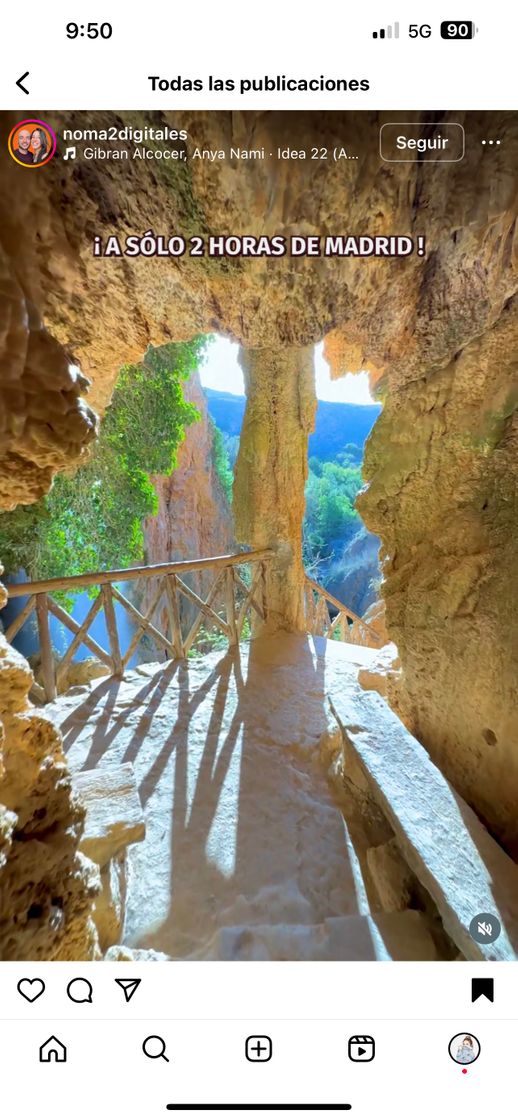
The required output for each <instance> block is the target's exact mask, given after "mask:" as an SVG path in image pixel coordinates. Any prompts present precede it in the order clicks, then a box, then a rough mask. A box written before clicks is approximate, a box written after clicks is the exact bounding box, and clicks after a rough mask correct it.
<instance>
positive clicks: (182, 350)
mask: <svg viewBox="0 0 518 1120" xmlns="http://www.w3.org/2000/svg"><path fill="white" fill-rule="evenodd" d="M204 346H205V343H204V340H203V339H195V340H194V341H192V342H189V343H182V344H180V345H173V344H169V345H167V346H161V347H159V348H157V349H149V350H148V351H147V353H146V355H145V358H144V360H143V361H142V363H141V364H140V365H134V366H124V367H123V369H122V370H121V371H120V374H119V377H118V379H117V384H116V387H115V391H114V394H113V398H112V402H111V404H110V406H109V408H108V409H107V411H106V415H105V417H104V420H103V422H102V424H101V431H100V435H99V439H98V441H97V444H96V445H95V448H94V451H93V453H92V455H91V457H90V459H89V461H88V462H87V463H85V465H84V466H83V467H80V469H79V470H78V471H77V473H76V474H75V475H74V476H73V477H68V476H66V475H61V476H59V477H58V478H56V480H55V482H54V485H53V487H52V490H51V491H50V494H48V495H47V497H45V498H43V499H42V500H41V501H39V502H37V503H36V504H35V505H32V506H20V507H18V509H16V510H14V511H13V512H12V513H4V514H2V515H1V516H0V556H1V557H2V562H3V564H4V567H5V569H6V570H7V571H11V572H14V571H17V570H18V569H19V568H24V569H25V571H26V572H27V574H28V576H29V577H30V578H31V579H44V578H49V577H52V576H64V575H76V574H81V573H83V572H87V571H101V570H107V569H110V568H125V567H128V566H129V565H131V564H132V563H134V562H135V561H138V560H140V559H141V558H142V555H143V548H144V537H143V531H142V522H143V519H144V518H145V517H148V516H149V515H150V514H155V513H156V512H157V508H158V499H157V496H156V492H155V489H154V487H153V484H152V482H151V479H150V475H151V474H169V473H170V472H171V471H172V470H173V469H174V467H175V466H176V462H177V449H178V446H179V444H180V443H181V441H182V440H183V438H184V434H185V427H186V426H187V425H188V424H192V423H193V421H194V420H196V419H198V417H199V413H198V411H197V409H196V408H195V407H194V405H192V404H189V403H187V402H186V401H185V400H184V398H183V390H182V382H183V381H184V380H185V379H186V378H187V377H189V375H190V374H191V373H192V372H193V370H195V369H196V368H197V366H198V365H199V362H200V359H201V357H202V355H203V350H204Z"/></svg>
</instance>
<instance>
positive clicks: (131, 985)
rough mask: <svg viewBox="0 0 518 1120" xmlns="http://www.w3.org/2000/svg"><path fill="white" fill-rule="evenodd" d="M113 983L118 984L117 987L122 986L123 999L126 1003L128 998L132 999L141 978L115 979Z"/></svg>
mask: <svg viewBox="0 0 518 1120" xmlns="http://www.w3.org/2000/svg"><path fill="white" fill-rule="evenodd" d="M115 983H116V984H118V985H119V988H122V990H123V992H124V999H125V1000H126V1003H129V1001H130V999H133V996H134V995H135V992H136V990H137V988H138V986H139V984H141V983H142V981H141V980H116V981H115Z"/></svg>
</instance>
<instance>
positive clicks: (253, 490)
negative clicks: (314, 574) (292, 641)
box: [234, 346, 316, 631]
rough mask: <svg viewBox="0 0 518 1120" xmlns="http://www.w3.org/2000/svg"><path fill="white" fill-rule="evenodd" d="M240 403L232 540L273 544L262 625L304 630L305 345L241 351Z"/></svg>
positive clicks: (310, 402)
mask: <svg viewBox="0 0 518 1120" xmlns="http://www.w3.org/2000/svg"><path fill="white" fill-rule="evenodd" d="M240 362H241V366H242V369H243V372H244V375H245V390H246V396H247V405H246V411H245V417H244V421H243V429H242V433H241V442H240V446H239V455H238V459H237V463H236V473H235V482H234V512H235V521H236V536H237V539H238V540H239V541H240V542H241V543H242V544H246V545H250V546H251V547H252V548H273V549H275V553H276V554H275V557H274V559H273V560H272V561H270V562H269V563H268V565H267V579H266V601H267V608H268V621H267V628H268V630H272V631H273V630H278V629H281V630H304V629H305V619H304V568H303V563H302V521H303V517H304V486H305V482H306V478H307V471H308V466H307V460H308V437H309V434H310V432H311V431H312V430H313V426H314V419H315V410H316V398H315V385H314V365H313V347H312V346H304V347H295V346H290V347H281V346H278V347H276V348H275V349H273V348H272V349H247V350H243V349H242V350H241V352H240Z"/></svg>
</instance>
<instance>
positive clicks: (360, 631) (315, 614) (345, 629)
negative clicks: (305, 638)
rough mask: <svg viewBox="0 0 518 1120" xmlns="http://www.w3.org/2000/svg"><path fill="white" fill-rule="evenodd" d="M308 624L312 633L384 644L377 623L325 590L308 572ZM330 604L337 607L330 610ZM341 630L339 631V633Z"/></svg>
mask: <svg viewBox="0 0 518 1120" xmlns="http://www.w3.org/2000/svg"><path fill="white" fill-rule="evenodd" d="M305 595H306V626H307V629H308V631H309V633H310V634H318V635H319V636H321V637H323V638H333V637H338V638H339V640H340V641H341V642H351V643H353V644H354V645H357V646H371V647H373V648H374V649H379V648H380V646H382V645H383V641H382V639H381V638H380V636H379V634H378V633H377V631H376V630H375V629H374V627H372V626H369V624H368V623H367V622H364V621H363V619H362V618H360V616H359V615H357V614H355V613H354V611H351V610H350V609H349V607H346V605H345V603H341V602H340V599H337V598H336V596H335V595H331V594H330V592H329V591H326V589H325V587H321V586H320V584H319V583H316V581H315V580H314V579H311V578H310V577H309V576H306V586H305ZM329 607H332V608H334V613H333V614H331V612H330V610H329ZM337 631H338V633H337Z"/></svg>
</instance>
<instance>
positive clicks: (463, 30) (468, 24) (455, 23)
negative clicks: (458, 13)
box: [441, 19, 478, 39]
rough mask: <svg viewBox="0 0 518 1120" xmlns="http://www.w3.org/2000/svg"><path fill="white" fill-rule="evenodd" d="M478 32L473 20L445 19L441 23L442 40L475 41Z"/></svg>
mask: <svg viewBox="0 0 518 1120" xmlns="http://www.w3.org/2000/svg"><path fill="white" fill-rule="evenodd" d="M477 31H478V28H477V27H475V24H474V23H473V20H471V19H445V20H444V22H443V23H441V39H474V37H475V35H476V34H477Z"/></svg>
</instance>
